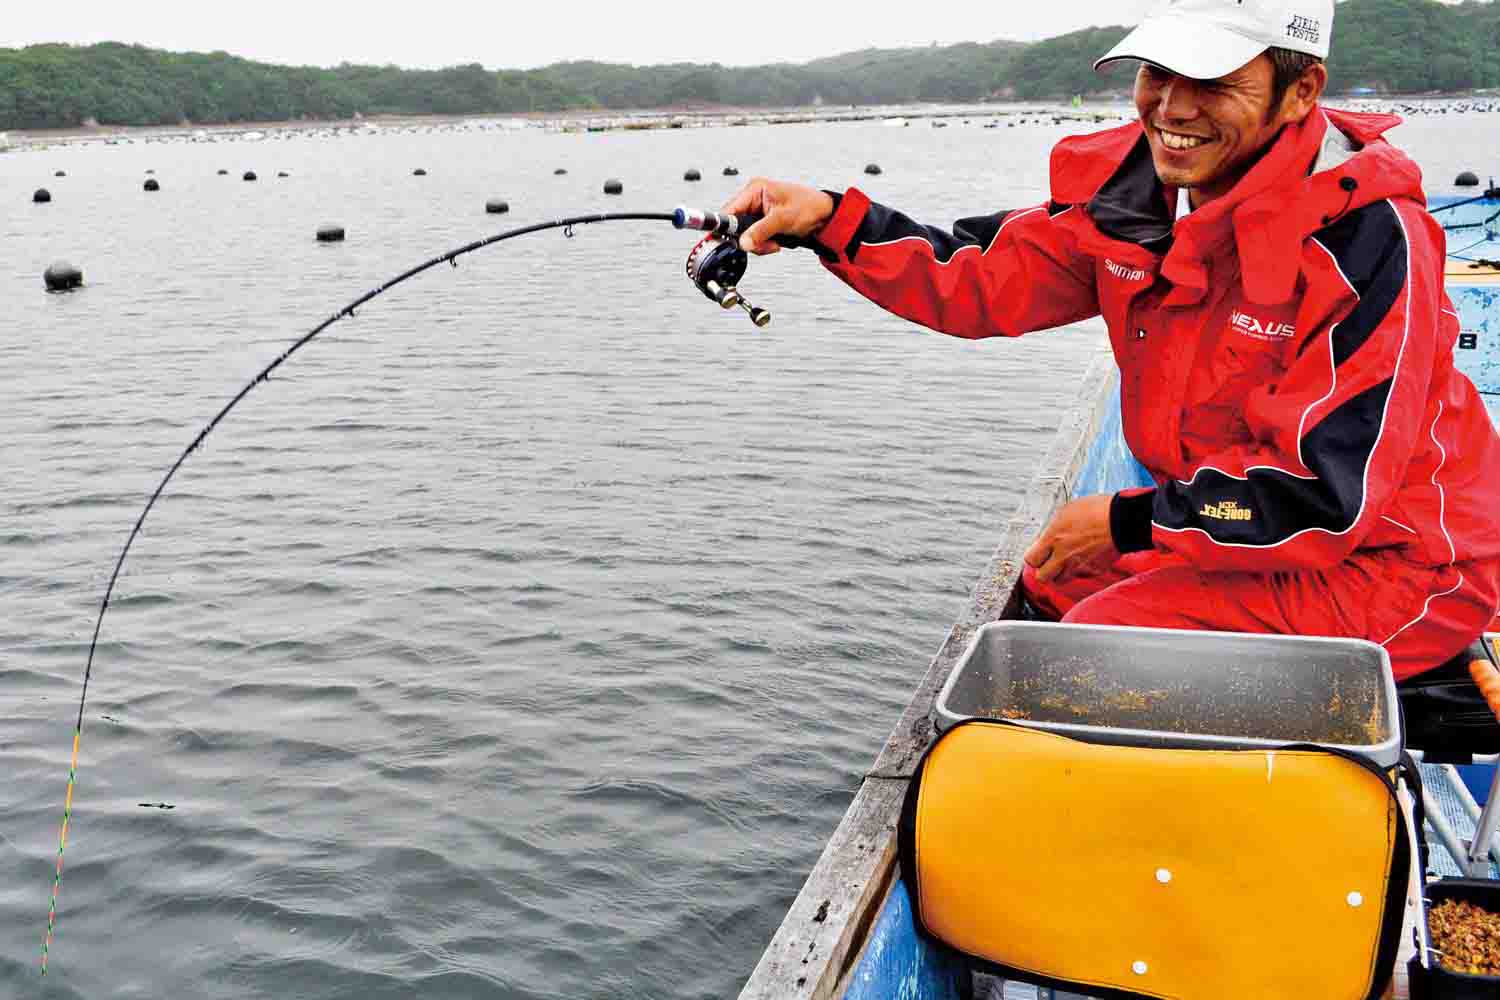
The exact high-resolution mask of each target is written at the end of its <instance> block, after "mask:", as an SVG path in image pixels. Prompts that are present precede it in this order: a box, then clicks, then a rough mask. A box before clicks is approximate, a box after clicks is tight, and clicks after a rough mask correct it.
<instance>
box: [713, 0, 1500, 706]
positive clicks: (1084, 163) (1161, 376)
mask: <svg viewBox="0 0 1500 1000" xmlns="http://www.w3.org/2000/svg"><path fill="white" fill-rule="evenodd" d="M1333 12H1334V4H1333V0H1278V2H1274V3H1273V2H1271V0H1177V2H1175V3H1171V4H1166V5H1163V6H1162V8H1161V9H1160V10H1159V11H1158V12H1157V13H1155V14H1153V15H1151V16H1149V17H1148V18H1147V19H1146V20H1145V21H1144V22H1143V23H1142V24H1141V25H1140V26H1139V27H1138V28H1136V30H1135V31H1134V32H1132V33H1131V34H1130V35H1129V36H1127V37H1126V38H1125V40H1124V41H1122V42H1121V43H1120V45H1118V46H1117V47H1116V48H1115V49H1114V50H1113V51H1111V52H1110V53H1109V54H1108V55H1107V56H1105V58H1104V59H1101V60H1100V62H1099V64H1100V65H1102V64H1103V63H1106V62H1110V61H1113V60H1116V59H1135V60H1139V61H1140V63H1141V65H1140V69H1139V72H1138V75H1137V77H1136V83H1135V102H1136V106H1137V109H1138V111H1139V115H1140V120H1139V122H1138V123H1135V124H1131V125H1129V126H1125V127H1123V128H1117V129H1113V130H1110V131H1107V132H1101V133H1098V134H1095V135H1088V136H1077V137H1073V138H1069V139H1065V140H1064V141H1062V142H1061V143H1059V144H1058V146H1057V147H1056V148H1055V149H1054V150H1053V153H1052V164H1051V189H1052V190H1051V198H1050V200H1048V201H1047V202H1046V203H1044V204H1041V205H1037V206H1035V207H1032V208H1027V209H1023V210H1020V211H1014V212H1003V213H1000V214H998V215H994V216H989V217H983V218H976V219H965V220H961V221H960V222H959V223H957V224H956V226H955V228H954V231H953V232H947V231H944V230H941V229H936V228H931V227H927V226H922V225H919V224H917V223H915V222H913V221H912V220H911V219H909V218H907V217H906V216H904V215H902V214H900V213H898V212H895V211H893V210H891V209H889V208H886V207H884V206H882V205H878V204H874V203H872V202H871V201H870V200H869V199H868V198H867V197H866V196H865V195H864V194H863V193H861V192H860V191H859V190H858V189H850V190H848V191H846V192H844V193H843V194H841V195H840V194H833V193H829V192H822V191H817V190H815V189H812V188H808V187H804V186H801V185H794V184H786V183H781V182H774V181H768V180H764V179H758V180H755V181H752V182H751V183H750V184H749V185H747V186H746V187H745V188H744V189H743V190H742V191H741V192H740V193H739V194H738V195H736V196H735V198H734V199H733V200H732V201H731V202H730V203H729V204H728V205H727V206H726V208H727V209H728V210H730V211H734V212H755V213H760V214H764V215H765V219H764V220H762V221H761V222H760V223H758V224H757V225H756V226H754V227H753V228H752V229H750V230H749V231H748V232H747V233H746V234H745V235H744V237H743V238H742V245H743V246H744V247H745V249H746V250H749V251H751V252H754V253H768V252H775V251H776V250H777V249H779V246H778V244H777V243H776V241H775V235H776V234H788V235H792V236H797V237H802V238H805V239H808V240H810V245H812V246H813V247H814V249H816V250H817V251H818V253H819V255H820V256H821V257H822V258H823V261H824V263H825V265H826V266H827V267H828V269H829V270H831V271H832V272H833V273H834V274H836V275H838V276H839V277H840V278H841V279H843V280H844V281H845V282H847V283H848V284H849V285H850V286H851V287H853V288H854V289H856V290H857V291H859V292H860V293H861V294H863V295H865V296H866V297H868V298H870V299H871V300H872V301H874V302H876V303H878V304H879V305H881V306H883V307H885V308H886V309H888V310H890V311H891V312H894V313H896V314H897V315H900V316H903V317H905V318H907V319H910V320H912V321H914V322H917V323H920V324H922V325H924V326H927V327H930V328H932V329H934V330H939V331H941V332H943V333H948V334H952V335H954V336H959V337H970V338H977V337H992V336H1017V335H1020V334H1023V333H1027V332H1029V331H1033V330H1041V329H1046V328H1049V327H1056V326H1062V325H1064V324H1068V323H1076V322H1078V321H1080V320H1083V319H1087V318H1089V317H1092V316H1096V315H1102V316H1103V317H1104V320H1105V322H1106V324H1107V325H1108V327H1109V335H1110V342H1111V344H1112V346H1113V348H1114V354H1115V359H1116V361H1117V363H1118V365H1119V368H1120V376H1121V395H1122V412H1123V417H1124V430H1125V437H1126V440H1127V441H1128V443H1129V444H1130V447H1131V450H1132V451H1133V452H1134V453H1135V455H1136V457H1137V458H1138V459H1139V460H1140V461H1141V463H1142V464H1143V465H1144V466H1145V467H1146V468H1147V469H1148V470H1149V471H1150V473H1151V476H1152V479H1153V480H1154V482H1155V486H1154V487H1153V488H1149V489H1142V490H1128V491H1125V492H1122V493H1118V494H1115V495H1114V496H1112V497H1111V496H1095V497H1085V498H1082V499H1079V500H1075V501H1073V502H1072V503H1069V504H1068V505H1066V506H1065V507H1063V508H1062V510H1061V511H1060V512H1059V513H1058V514H1057V516H1056V517H1055V518H1054V519H1053V520H1052V522H1051V523H1050V524H1049V525H1048V526H1047V528H1046V530H1044V531H1043V532H1042V535H1041V537H1040V538H1038V539H1037V541H1036V543H1035V545H1033V546H1032V547H1031V549H1030V550H1029V551H1028V552H1027V553H1026V563H1027V567H1026V570H1025V585H1026V588H1027V591H1028V593H1029V595H1030V596H1031V598H1032V600H1033V601H1034V602H1035V603H1036V604H1038V605H1040V606H1041V607H1042V608H1044V609H1045V610H1048V611H1050V612H1052V613H1054V614H1056V615H1058V616H1060V617H1062V618H1063V619H1064V620H1065V621H1070V622H1087V623H1095V624H1111V625H1139V626H1155V627H1168V628H1192V629H1214V630H1223V631H1237V632H1271V633H1281V634H1298V635H1333V636H1354V637H1359V638H1365V639H1370V640H1372V641H1374V642H1377V643H1380V644H1382V645H1384V646H1385V648H1386V649H1387V650H1388V651H1389V653H1390V656H1391V660H1392V663H1393V665H1394V667H1395V672H1396V676H1397V677H1398V678H1406V677H1409V676H1411V675H1413V674H1416V673H1420V672H1421V671H1424V670H1428V669H1430V668H1433V667H1435V666H1438V665H1440V664H1442V663H1443V662H1444V661H1446V660H1447V659H1449V658H1450V657H1452V656H1454V655H1456V654H1457V653H1459V652H1460V651H1461V650H1462V649H1463V648H1464V647H1465V646H1466V645H1468V644H1469V643H1470V642H1472V641H1473V640H1474V639H1475V638H1476V637H1477V636H1478V635H1479V634H1480V632H1481V631H1482V630H1483V629H1484V628H1485V627H1486V626H1487V625H1488V624H1489V622H1490V621H1491V619H1492V618H1493V617H1494V616H1495V614H1496V611H1497V604H1500V489H1497V483H1500V479H1497V478H1496V476H1495V474H1494V470H1496V469H1500V437H1497V435H1496V432H1495V428H1494V426H1493V425H1492V423H1491V421H1490V419H1489V416H1488V414H1487V413H1486V411H1485V407H1484V405H1483V402H1482V401H1481V399H1480V397H1479V395H1478V393H1477V392H1476V390H1475V388H1474V386H1473V385H1472V383H1470V382H1469V380H1468V379H1467V378H1465V377H1464V376H1463V375H1462V374H1461V373H1459V372H1458V371H1456V370H1455V368H1454V365H1453V346H1454V342H1455V340H1456V339H1457V336H1458V332H1459V326H1458V317H1457V315H1456V314H1455V313H1454V311H1453V307H1452V305H1451V304H1450V303H1449V301H1448V299H1447V296H1446V295H1445V294H1444V290H1443V270H1444V268H1443V262H1444V253H1445V250H1444V246H1445V244H1444V237H1443V233H1442V230H1441V227H1440V226H1439V225H1438V224H1437V223H1436V222H1435V221H1434V220H1433V218H1432V217H1431V216H1430V215H1429V214H1428V213H1427V211H1426V207H1425V206H1426V199H1425V196H1424V195H1423V193H1422V190H1421V186H1420V172H1419V171H1418V169H1417V167H1416V165H1415V164H1414V163H1413V162H1412V161H1411V160H1410V159H1408V158H1407V157H1406V156H1405V155H1404V154H1403V153H1401V152H1400V151H1399V150H1397V149H1395V148H1394V147H1393V146H1391V145H1390V144H1389V143H1388V142H1386V141H1385V140H1384V139H1382V138H1381V135H1382V133H1383V132H1385V131H1386V130H1388V129H1390V128H1391V127H1392V126H1394V125H1396V124H1397V123H1398V122H1399V119H1397V118H1394V117H1391V116H1380V115H1358V114H1349V113H1341V112H1337V111H1334V110H1331V109H1328V108H1325V107H1323V106H1322V105H1321V104H1320V103H1319V100H1320V98H1321V96H1322V94H1323V90H1324V86H1325V85H1326V83H1327V79H1328V75H1327V71H1326V69H1325V68H1324V65H1323V59H1324V58H1325V57H1326V56H1327V53H1328V41H1329V37H1330V35H1331V31H1332V27H1333ZM1486 470H1490V475H1489V476H1488V477H1487V476H1486V474H1485V473H1486Z"/></svg>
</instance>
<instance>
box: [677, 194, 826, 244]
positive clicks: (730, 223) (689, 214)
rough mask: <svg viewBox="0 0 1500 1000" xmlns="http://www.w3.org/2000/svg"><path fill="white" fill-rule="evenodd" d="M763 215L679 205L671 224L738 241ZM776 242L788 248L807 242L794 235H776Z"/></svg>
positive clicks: (679, 227)
mask: <svg viewBox="0 0 1500 1000" xmlns="http://www.w3.org/2000/svg"><path fill="white" fill-rule="evenodd" d="M763 218H765V216H763V215H754V214H752V213H748V212H746V213H740V214H736V215H730V214H728V213H725V212H708V211H704V210H703V209H699V208H688V207H687V206H686V205H679V206H678V207H677V208H676V209H675V210H673V212H672V225H674V226H676V227H677V228H678V229H692V230H696V231H697V232H700V233H713V234H714V235H715V236H721V237H723V238H725V239H731V240H735V241H738V240H739V238H740V237H741V236H743V235H744V234H745V230H747V229H749V228H750V227H751V226H753V225H755V224H756V223H757V222H759V221H760V220H761V219H763ZM775 239H776V242H777V243H780V244H781V245H782V246H784V247H788V248H790V249H794V250H795V249H798V248H801V247H804V246H806V245H807V244H806V243H804V242H803V241H802V239H800V238H799V237H796V236H777V237H776V238H775Z"/></svg>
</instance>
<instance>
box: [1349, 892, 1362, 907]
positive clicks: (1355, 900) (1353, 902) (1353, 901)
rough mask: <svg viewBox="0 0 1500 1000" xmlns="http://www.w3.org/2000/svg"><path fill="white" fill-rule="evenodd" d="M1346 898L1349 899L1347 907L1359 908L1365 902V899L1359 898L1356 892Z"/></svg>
mask: <svg viewBox="0 0 1500 1000" xmlns="http://www.w3.org/2000/svg"><path fill="white" fill-rule="evenodd" d="M1348 898H1349V905H1350V906H1360V905H1362V904H1363V903H1364V901H1365V897H1363V896H1361V895H1360V894H1359V893H1357V892H1351V893H1349V897H1348Z"/></svg>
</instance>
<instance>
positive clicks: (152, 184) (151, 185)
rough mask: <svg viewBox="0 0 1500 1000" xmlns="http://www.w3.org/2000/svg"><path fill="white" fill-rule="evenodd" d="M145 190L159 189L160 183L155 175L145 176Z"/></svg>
mask: <svg viewBox="0 0 1500 1000" xmlns="http://www.w3.org/2000/svg"><path fill="white" fill-rule="evenodd" d="M146 190H147V191H160V190H161V183H160V182H159V181H157V179H156V178H155V177H147V178H146Z"/></svg>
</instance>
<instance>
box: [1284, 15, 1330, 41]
mask: <svg viewBox="0 0 1500 1000" xmlns="http://www.w3.org/2000/svg"><path fill="white" fill-rule="evenodd" d="M1286 37H1288V38H1290V39H1293V40H1294V41H1298V42H1310V43H1311V44H1313V45H1317V44H1318V43H1319V42H1321V41H1322V40H1323V22H1321V21H1319V20H1318V19H1317V18H1315V17H1302V16H1300V15H1299V16H1297V17H1294V18H1292V20H1291V23H1290V24H1288V25H1287V26H1286Z"/></svg>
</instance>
